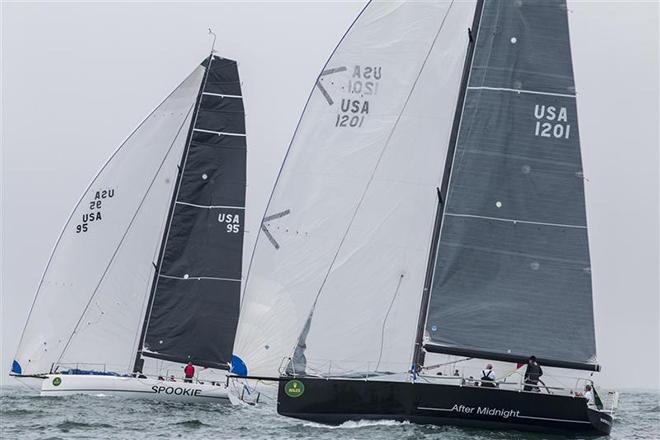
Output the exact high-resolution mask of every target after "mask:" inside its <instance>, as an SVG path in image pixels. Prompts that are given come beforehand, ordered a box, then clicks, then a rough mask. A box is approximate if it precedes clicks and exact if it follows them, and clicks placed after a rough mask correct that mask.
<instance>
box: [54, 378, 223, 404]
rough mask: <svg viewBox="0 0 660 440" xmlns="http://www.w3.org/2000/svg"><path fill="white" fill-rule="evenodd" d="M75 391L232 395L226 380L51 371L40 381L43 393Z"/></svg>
mask: <svg viewBox="0 0 660 440" xmlns="http://www.w3.org/2000/svg"><path fill="white" fill-rule="evenodd" d="M75 394H89V395H103V396H121V397H126V398H139V399H152V400H170V401H171V400H174V401H186V402H194V401H222V400H228V399H229V397H228V395H227V389H226V388H225V385H224V383H222V384H220V385H211V384H208V383H204V384H201V383H186V382H181V381H179V382H171V381H165V380H158V379H153V378H142V379H141V378H136V377H119V376H102V375H92V374H90V375H75V374H49V375H48V376H47V377H46V378H45V379H44V380H43V381H42V383H41V396H70V395H75Z"/></svg>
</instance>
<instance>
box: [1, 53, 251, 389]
mask: <svg viewBox="0 0 660 440" xmlns="http://www.w3.org/2000/svg"><path fill="white" fill-rule="evenodd" d="M245 189H246V135H245V117H244V108H243V99H242V95H241V84H240V80H239V76H238V68H237V63H236V62H235V61H232V60H229V59H224V58H221V57H219V56H216V55H214V54H213V53H212V54H211V56H209V57H208V58H206V59H205V60H204V61H203V62H202V63H201V64H200V65H199V66H198V67H197V68H196V69H195V70H194V71H193V72H192V73H191V74H190V75H189V76H188V77H187V78H186V79H185V80H184V81H183V82H182V83H181V84H180V85H179V86H178V87H177V88H176V89H175V90H174V91H173V92H172V93H171V94H170V95H169V96H168V97H167V98H166V99H165V100H164V101H163V102H162V103H161V104H160V105H159V106H158V107H157V108H156V109H155V110H154V111H153V112H152V113H151V114H150V115H149V116H148V117H147V118H146V119H145V120H144V121H143V122H142V123H141V124H140V125H139V126H138V128H137V129H136V130H135V131H134V132H133V133H132V134H131V135H130V136H129V137H128V138H127V140H126V141H125V142H124V143H123V144H122V145H121V146H120V147H119V148H118V149H117V150H116V151H115V153H114V154H113V155H112V156H111V157H110V159H109V160H108V161H107V162H106V164H105V165H104V166H103V167H102V168H101V170H100V171H99V172H98V174H97V175H96V177H95V178H94V179H93V181H92V182H91V184H90V185H89V187H88V188H87V189H86V190H85V192H84V193H83V195H82V197H81V198H80V200H79V202H78V203H77V204H76V206H75V208H74V210H73V212H72V213H71V215H70V217H69V219H68V221H67V222H66V224H65V226H64V229H63V231H62V233H61V235H60V237H59V239H58V240H57V243H56V245H55V248H54V250H53V252H52V254H51V257H50V259H49V261H48V264H47V266H46V269H45V271H44V274H43V276H42V278H41V281H40V284H39V287H38V290H37V293H36V297H35V300H34V303H33V305H32V308H31V309H30V314H29V317H28V321H27V323H26V325H25V328H24V330H23V333H22V336H21V339H20V343H19V346H18V351H17V354H16V356H15V358H14V361H13V364H12V368H11V374H12V375H14V376H18V377H36V378H41V379H43V380H42V386H41V395H48V396H52V395H68V394H77V393H85V394H103V395H121V396H128V397H148V398H158V399H160V398H165V399H225V398H227V392H226V387H225V381H224V376H225V370H228V369H229V363H230V361H231V354H232V347H233V342H234V335H235V331H236V324H237V321H238V309H239V301H240V290H241V278H242V254H243V235H244V224H245V223H244V221H245V219H244V212H245ZM188 362H192V363H193V364H194V365H195V366H196V367H197V370H198V374H197V375H196V377H194V378H192V379H186V378H184V377H183V374H182V364H186V363H188ZM168 369H169V370H168ZM199 370H202V371H201V372H200V371H199Z"/></svg>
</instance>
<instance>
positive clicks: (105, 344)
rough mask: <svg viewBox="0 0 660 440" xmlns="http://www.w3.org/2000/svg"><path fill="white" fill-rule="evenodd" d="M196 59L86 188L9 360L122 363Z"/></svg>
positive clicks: (189, 107) (36, 369)
mask: <svg viewBox="0 0 660 440" xmlns="http://www.w3.org/2000/svg"><path fill="white" fill-rule="evenodd" d="M203 76H204V67H202V66H200V67H198V68H197V69H196V70H195V71H194V72H193V73H192V74H191V75H190V76H189V77H188V78H187V79H186V80H185V81H184V82H183V83H182V84H181V85H180V86H179V87H178V88H177V89H176V90H174V92H172V94H171V95H170V96H169V97H168V98H167V99H166V100H165V101H163V102H162V103H161V104H160V106H158V108H156V109H155V110H154V112H153V113H152V114H151V115H150V116H149V117H148V118H147V119H145V120H144V121H143V122H142V124H141V125H140V126H139V127H138V128H137V129H136V131H135V132H134V133H133V134H132V135H131V136H130V137H129V138H128V139H127V140H126V141H125V142H124V143H123V144H122V145H121V146H120V147H119V149H118V150H117V151H116V152H115V153H114V154H113V156H112V157H111V159H110V160H109V161H108V162H107V163H106V164H105V165H104V167H103V168H102V169H101V170H100V172H99V173H98V175H97V176H96V177H95V178H94V180H93V181H92V183H91V184H90V186H89V187H88V188H87V190H86V191H85V193H84V194H83V196H82V197H81V198H80V201H79V202H78V204H77V205H76V207H75V208H74V210H73V212H72V214H71V217H70V218H69V220H68V221H67V223H66V225H65V227H64V229H63V231H62V234H61V236H60V237H59V239H58V241H57V244H56V246H55V249H54V250H53V253H52V255H51V257H50V260H49V262H48V265H47V267H46V270H45V272H44V275H43V277H42V280H41V282H40V285H39V289H38V292H37V296H36V298H35V302H34V303H33V305H32V308H31V310H30V315H29V318H28V322H27V324H26V327H25V329H24V331H23V335H22V337H21V341H20V344H19V347H18V352H17V355H16V357H15V361H14V365H13V368H12V371H13V373H15V374H24V375H29V374H43V373H48V372H49V371H50V370H51V368H52V366H53V364H57V365H64V364H66V363H68V362H70V363H78V362H85V363H91V364H94V368H99V367H105V368H108V369H116V370H118V371H130V368H131V367H130V364H131V362H132V361H133V360H134V357H135V346H136V344H137V341H136V334H137V333H138V329H139V326H140V325H141V323H142V319H143V317H144V313H145V312H144V307H145V299H146V297H147V296H148V294H149V287H150V285H151V282H152V279H153V270H154V267H153V262H154V261H155V259H156V258H157V252H158V245H159V243H160V240H161V238H162V235H163V227H164V222H165V219H166V216H167V211H168V207H169V201H170V198H171V194H172V188H173V186H174V183H175V181H176V176H177V164H178V162H179V160H180V158H181V154H182V151H183V148H184V144H185V142H186V135H187V133H188V127H189V125H190V118H191V114H192V112H193V106H194V104H195V100H196V98H197V94H198V91H199V88H200V84H201V81H202V78H203Z"/></svg>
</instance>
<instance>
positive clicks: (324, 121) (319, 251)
mask: <svg viewBox="0 0 660 440" xmlns="http://www.w3.org/2000/svg"><path fill="white" fill-rule="evenodd" d="M474 9H475V2H473V1H470V2H452V1H441V2H387V3H385V2H383V3H376V2H374V3H370V4H369V5H368V6H367V7H366V8H365V10H364V11H363V12H362V14H361V15H360V16H359V17H358V19H357V20H356V22H355V23H354V24H353V26H352V27H351V29H350V30H349V31H348V33H347V34H346V36H345V37H344V39H343V40H342V42H341V43H340V45H339V46H338V48H337V49H336V51H335V52H334V53H333V55H332V56H331V58H330V60H329V61H328V63H327V64H326V66H325V68H324V69H323V71H322V72H321V74H320V76H319V78H318V81H317V84H316V86H315V88H314V91H313V92H312V95H311V97H310V99H309V102H308V103H307V106H306V109H305V111H304V113H303V116H302V118H301V121H300V124H299V126H298V129H297V131H296V133H295V135H294V138H293V141H292V144H291V146H290V148H289V152H288V154H287V158H286V161H285V163H284V165H283V168H282V170H281V173H280V176H279V178H278V182H277V184H276V187H275V189H274V192H273V194H272V197H271V200H270V203H269V205H268V208H267V211H266V214H265V218H264V222H263V225H262V230H261V231H260V235H259V237H258V239H257V242H256V247H255V251H254V256H253V260H252V264H251V267H250V270H249V272H248V279H247V281H246V289H245V292H244V299H243V304H242V305H243V307H242V309H241V316H240V320H239V327H238V331H237V338H236V343H235V353H236V354H237V356H238V357H239V358H241V359H242V360H243V361H244V362H245V364H246V365H247V369H248V373H249V374H254V375H273V374H277V373H278V370H279V368H280V367H281V366H283V365H284V364H283V362H286V361H285V358H286V357H287V356H291V355H292V353H293V351H294V347H295V345H296V343H297V341H298V340H299V338H300V336H301V334H302V336H303V337H302V338H300V342H301V343H302V344H303V345H306V351H305V355H306V357H307V360H308V362H307V363H308V365H309V367H310V368H311V369H313V368H315V367H318V368H320V369H326V371H327V368H328V364H326V362H325V361H327V360H332V365H333V366H332V367H331V368H333V369H341V370H344V371H353V370H360V371H365V370H367V371H368V370H384V369H388V370H391V369H394V368H402V369H403V370H404V371H405V369H406V368H407V367H409V365H408V363H409V361H410V359H411V355H412V349H413V346H414V338H415V334H414V331H415V325H414V323H415V320H416V318H417V314H418V313H419V305H420V300H421V294H422V290H423V284H424V277H425V272H426V260H427V258H428V251H429V243H430V238H431V234H432V229H433V217H434V215H433V214H434V212H435V209H436V206H437V191H436V188H437V187H438V186H439V185H440V180H441V178H442V171H443V169H444V161H445V157H446V154H447V145H448V142H449V137H450V133H451V128H452V123H453V117H454V111H455V105H456V101H457V96H458V93H459V86H460V79H461V72H462V69H463V61H464V57H465V52H466V47H467V38H466V32H467V28H468V27H469V25H470V23H471V20H472V17H473V14H474ZM310 317H311V320H309V321H308V318H310ZM395 322H396V323H399V324H400V323H402V322H409V323H410V325H397V326H396V328H395V327H393V326H390V325H388V323H395ZM306 323H308V324H309V327H308V328H307V329H305V330H304V328H305V327H306ZM305 336H306V337H305ZM394 364H397V365H394ZM402 365H403V367H401V366H402Z"/></svg>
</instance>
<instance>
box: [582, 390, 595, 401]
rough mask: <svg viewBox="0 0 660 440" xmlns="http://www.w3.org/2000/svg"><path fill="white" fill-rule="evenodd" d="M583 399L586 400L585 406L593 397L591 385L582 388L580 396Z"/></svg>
mask: <svg viewBox="0 0 660 440" xmlns="http://www.w3.org/2000/svg"><path fill="white" fill-rule="evenodd" d="M582 396H583V397H584V398H585V399H587V404H588V403H589V402H591V399H592V398H593V397H594V393H593V391H592V389H591V385H586V386H585V387H584V394H583V395H582Z"/></svg>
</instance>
